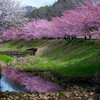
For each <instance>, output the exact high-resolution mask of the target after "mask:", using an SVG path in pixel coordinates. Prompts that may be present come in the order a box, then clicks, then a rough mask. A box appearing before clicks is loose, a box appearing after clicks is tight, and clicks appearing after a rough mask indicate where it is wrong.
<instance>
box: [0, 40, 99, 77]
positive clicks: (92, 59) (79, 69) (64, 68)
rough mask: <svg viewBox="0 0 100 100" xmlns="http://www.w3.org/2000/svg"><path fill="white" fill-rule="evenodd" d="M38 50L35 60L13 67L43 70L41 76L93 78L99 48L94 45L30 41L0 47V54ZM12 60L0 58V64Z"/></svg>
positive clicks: (72, 42)
mask: <svg viewBox="0 0 100 100" xmlns="http://www.w3.org/2000/svg"><path fill="white" fill-rule="evenodd" d="M30 48H38V51H37V53H36V55H35V56H27V57H25V59H27V60H28V61H29V62H32V63H34V64H32V65H29V64H27V63H24V64H20V63H18V62H17V63H15V64H14V66H16V65H18V66H20V67H21V69H23V70H30V71H33V70H47V69H49V70H50V72H45V74H50V73H52V75H56V77H93V76H94V75H95V73H97V72H98V67H99V66H100V46H99V45H98V44H97V42H96V41H82V40H76V41H69V40H31V41H24V40H20V41H8V42H3V43H0V50H1V51H2V50H15V49H17V50H26V49H30ZM13 59H14V58H11V57H8V56H5V55H0V60H2V61H4V62H6V63H8V62H12V61H13Z"/></svg>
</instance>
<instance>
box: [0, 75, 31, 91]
mask: <svg viewBox="0 0 100 100" xmlns="http://www.w3.org/2000/svg"><path fill="white" fill-rule="evenodd" d="M0 86H1V91H2V92H6V91H9V92H12V91H14V92H29V91H27V90H26V89H25V86H23V85H20V84H19V83H17V82H16V81H14V80H11V79H9V78H7V77H6V76H4V75H2V76H1V80H0Z"/></svg>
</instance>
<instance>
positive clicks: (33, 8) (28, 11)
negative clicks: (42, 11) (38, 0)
mask: <svg viewBox="0 0 100 100" xmlns="http://www.w3.org/2000/svg"><path fill="white" fill-rule="evenodd" d="M35 9H36V7H32V6H25V7H23V10H24V11H26V17H32V16H31V12H32V11H33V10H35Z"/></svg>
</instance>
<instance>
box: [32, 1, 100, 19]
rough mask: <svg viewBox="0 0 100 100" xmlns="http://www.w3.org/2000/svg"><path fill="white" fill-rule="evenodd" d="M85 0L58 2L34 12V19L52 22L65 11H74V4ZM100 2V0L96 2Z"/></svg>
mask: <svg viewBox="0 0 100 100" xmlns="http://www.w3.org/2000/svg"><path fill="white" fill-rule="evenodd" d="M82 1H83V0H58V1H57V2H55V3H54V4H53V5H52V6H45V7H41V8H39V9H36V10H33V11H32V13H31V14H32V17H33V18H37V17H38V18H40V19H42V18H46V19H48V20H51V18H52V17H56V16H61V15H62V14H61V13H62V12H63V11H65V10H69V9H73V8H74V3H76V4H79V2H81V3H83V2H82ZM95 1H98V2H100V0H95Z"/></svg>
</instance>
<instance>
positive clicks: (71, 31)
mask: <svg viewBox="0 0 100 100" xmlns="http://www.w3.org/2000/svg"><path fill="white" fill-rule="evenodd" d="M84 3H85V5H83V4H82V3H80V6H79V5H78V6H77V5H76V7H75V8H74V9H72V10H67V11H65V12H63V13H62V15H63V16H61V17H55V18H52V21H48V20H46V19H37V20H36V19H33V20H32V21H31V22H29V23H28V24H27V26H26V27H22V28H16V29H13V30H7V31H5V32H4V34H3V36H2V39H3V40H5V41H7V40H12V39H15V40H19V39H24V40H31V39H42V38H64V37H66V36H89V35H93V34H100V5H99V4H98V3H96V2H95V1H91V2H89V1H88V0H84Z"/></svg>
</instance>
